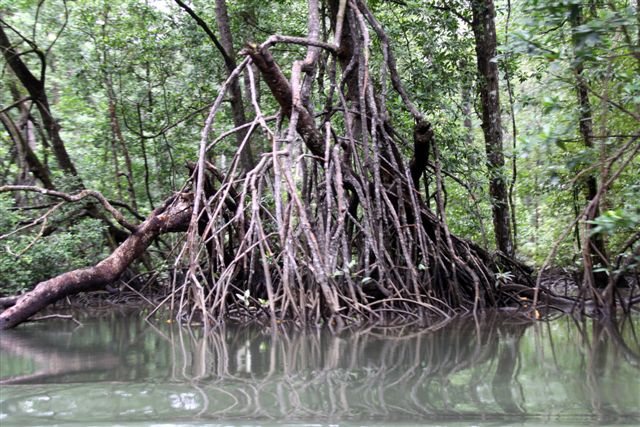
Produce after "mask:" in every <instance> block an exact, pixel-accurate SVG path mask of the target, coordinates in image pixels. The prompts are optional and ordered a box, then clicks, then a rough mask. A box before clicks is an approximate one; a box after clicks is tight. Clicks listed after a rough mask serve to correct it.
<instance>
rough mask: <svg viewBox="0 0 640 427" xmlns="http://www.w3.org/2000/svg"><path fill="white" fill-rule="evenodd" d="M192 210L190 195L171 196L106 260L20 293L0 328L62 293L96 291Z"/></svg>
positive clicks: (0, 318)
mask: <svg viewBox="0 0 640 427" xmlns="http://www.w3.org/2000/svg"><path fill="white" fill-rule="evenodd" d="M191 210H192V204H191V195H190V194H178V195H175V196H172V197H171V198H169V199H168V200H167V201H166V202H165V203H164V205H163V206H161V207H159V208H157V209H156V210H154V211H153V212H152V213H151V214H150V215H149V217H148V218H147V219H146V220H145V221H144V222H143V223H142V224H140V225H139V226H138V227H136V228H135V230H134V231H133V233H132V234H131V235H130V236H129V237H128V238H127V239H126V240H125V241H124V242H123V243H122V244H121V245H120V246H119V247H118V248H117V249H116V250H115V251H114V252H113V253H112V254H111V255H109V256H108V257H107V258H106V259H104V260H102V261H101V262H99V263H98V264H96V265H95V266H93V267H87V268H81V269H78V270H73V271H69V272H66V273H63V274H61V275H59V276H57V277H54V278H52V279H49V280H46V281H44V282H41V283H39V284H38V285H37V286H36V287H35V288H34V289H33V290H32V291H30V292H27V293H26V294H24V295H22V296H21V297H20V298H19V299H18V300H17V301H16V303H15V305H13V306H12V307H11V308H9V309H7V310H6V311H4V312H3V313H2V314H0V330H2V329H10V328H13V327H15V326H16V325H19V324H20V323H22V322H24V321H25V320H27V319H29V318H30V317H31V316H33V315H34V314H35V313H37V312H38V311H40V310H42V309H43V308H45V307H46V306H47V305H49V304H53V303H54V302H56V301H58V300H60V299H62V298H64V297H65V296H68V295H73V294H77V293H79V292H87V291H96V290H99V289H102V288H104V287H105V286H106V285H108V284H109V283H112V282H114V281H115V280H116V279H118V277H120V275H121V274H122V273H123V272H124V271H125V269H126V268H127V267H128V266H129V265H130V264H131V263H132V262H133V261H135V260H136V258H138V257H139V256H140V255H142V254H143V253H144V251H145V250H146V249H147V247H149V245H150V244H151V243H152V242H153V240H154V239H155V238H156V237H157V236H158V235H160V234H162V233H166V232H171V231H184V230H185V229H186V227H187V225H188V224H189V219H190V217H191Z"/></svg>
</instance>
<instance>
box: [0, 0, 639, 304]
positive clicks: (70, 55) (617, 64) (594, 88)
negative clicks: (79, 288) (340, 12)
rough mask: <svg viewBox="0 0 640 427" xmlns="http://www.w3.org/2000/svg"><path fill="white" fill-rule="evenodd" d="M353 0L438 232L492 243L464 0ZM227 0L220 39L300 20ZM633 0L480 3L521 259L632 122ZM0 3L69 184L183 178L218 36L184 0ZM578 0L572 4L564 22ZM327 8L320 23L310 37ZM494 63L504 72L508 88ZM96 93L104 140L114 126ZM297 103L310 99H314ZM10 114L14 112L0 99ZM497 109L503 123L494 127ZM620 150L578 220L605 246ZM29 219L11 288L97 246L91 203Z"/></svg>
mask: <svg viewBox="0 0 640 427" xmlns="http://www.w3.org/2000/svg"><path fill="white" fill-rule="evenodd" d="M368 3H369V5H370V7H371V8H372V10H373V11H374V13H375V14H376V16H377V17H378V19H379V20H380V22H381V23H382V25H383V27H384V28H385V29H386V31H387V34H388V36H389V37H390V39H391V41H392V44H393V49H394V51H395V52H396V57H397V59H398V61H397V62H398V64H397V66H398V70H399V73H400V76H401V78H402V80H403V82H404V84H405V85H406V87H407V88H408V91H409V92H410V96H411V98H412V99H414V100H415V102H416V105H418V106H419V108H420V110H421V111H425V112H427V116H428V119H429V120H430V121H431V122H432V123H433V124H434V128H435V132H436V139H437V142H438V145H439V147H440V150H441V160H442V166H443V169H444V171H445V172H446V173H447V174H448V175H447V176H445V181H444V184H445V185H444V186H445V188H444V189H445V195H444V198H445V203H446V214H447V216H448V220H449V223H450V227H451V230H452V232H453V233H454V234H457V235H462V236H465V237H468V238H471V239H472V240H474V241H476V242H478V243H480V244H481V245H483V246H488V247H493V246H494V242H493V237H492V236H493V234H492V233H491V229H492V223H491V200H490V197H489V195H488V190H487V180H486V178H487V177H486V155H485V152H484V145H483V141H482V132H481V131H480V127H479V123H480V122H479V119H478V116H477V114H476V112H477V107H478V105H477V104H478V95H477V93H476V92H477V87H478V80H477V76H476V72H475V51H474V50H473V34H472V32H471V29H470V26H469V23H468V22H465V20H468V19H470V15H471V14H470V11H469V5H468V3H467V2H464V1H453V2H445V1H437V0H436V1H429V2H424V1H418V0H406V1H403V2H391V1H369V2H368ZM507 4H509V5H510V7H511V9H510V10H508V9H507ZM65 5H66V8H67V9H66V8H65ZM192 6H193V8H194V9H195V10H196V11H197V12H198V13H199V14H200V16H201V17H202V18H203V19H204V20H205V21H207V22H208V23H209V25H210V26H211V27H212V28H214V29H215V14H214V11H213V7H210V2H204V1H194V2H192ZM228 7H229V15H230V18H231V22H230V24H231V30H232V32H233V34H234V37H235V39H236V40H235V42H236V43H235V44H236V50H237V51H239V50H240V48H241V47H242V45H243V44H244V43H245V42H258V43H259V42H262V41H264V40H265V39H266V37H268V35H270V34H286V35H294V36H305V35H306V18H307V16H306V14H307V11H306V3H305V2H303V1H294V0H279V1H273V2H268V3H267V4H265V3H264V2H260V1H257V0H243V1H237V2H228ZM323 7H324V6H323ZM635 7H637V6H633V5H631V4H630V3H629V2H624V1H611V2H606V3H601V2H590V3H589V7H587V4H586V3H585V2H584V1H581V0H568V1H563V2H556V1H549V0H522V1H517V2H503V1H501V2H497V11H498V14H497V17H496V20H497V27H498V39H499V45H500V56H499V57H498V58H496V59H495V60H496V61H499V64H500V67H501V71H502V72H503V74H502V81H501V90H502V92H503V93H501V94H500V95H501V99H502V100H503V102H502V104H503V116H504V118H503V123H504V124H505V129H504V145H505V148H504V149H505V153H506V155H507V159H508V163H510V162H511V161H513V162H515V166H516V168H517V176H516V177H514V179H515V181H514V187H515V194H514V201H515V206H516V214H515V215H516V224H517V228H518V234H517V243H518V248H519V251H518V256H519V257H521V258H522V259H524V260H526V261H527V262H532V263H535V264H538V265H539V264H541V263H542V261H543V260H544V259H545V258H546V256H547V255H548V251H549V248H550V247H551V246H552V245H553V244H554V243H555V242H556V240H557V239H558V238H559V237H560V236H561V235H562V233H563V231H564V230H565V229H566V228H567V227H568V226H569V225H570V224H571V222H572V221H573V219H574V218H575V216H576V215H577V214H579V212H580V211H581V210H582V209H583V208H584V206H585V204H586V202H585V185H586V177H587V176H588V175H592V176H594V177H595V178H596V179H597V180H598V181H599V182H601V181H602V180H603V179H606V178H607V177H608V175H607V174H608V173H610V172H611V171H606V170H605V167H604V164H605V160H606V159H608V158H610V157H611V156H613V155H614V154H615V153H616V152H617V150H619V149H621V147H623V145H624V144H625V143H627V141H628V140H629V137H630V136H632V135H634V134H637V130H638V120H637V118H634V117H633V114H635V115H636V116H637V115H638V111H639V110H638V105H639V104H640V80H639V79H638V69H639V68H638V64H639V60H638V55H639V53H638V47H637V46H638V40H637V38H638V31H637V27H638V21H637V16H638V11H637V10H636V9H635ZM0 9H2V11H3V13H2V19H3V21H5V22H7V23H8V24H10V25H11V28H15V29H16V30H18V31H20V33H21V34H23V35H24V36H25V37H28V38H30V39H31V41H32V42H33V43H34V44H35V45H37V46H38V47H39V48H40V49H43V50H46V49H47V48H48V47H49V46H52V47H51V50H50V52H49V53H48V57H47V63H48V67H47V90H48V91H49V97H50V102H51V104H52V109H53V113H54V115H55V116H56V118H57V119H58V120H59V124H60V126H61V128H62V136H63V138H64V140H65V143H66V145H67V149H68V150H69V152H70V153H71V157H72V159H73V160H74V162H75V164H76V165H77V166H78V169H79V171H80V175H81V177H82V179H83V181H84V183H85V185H86V187H87V188H93V189H96V190H99V191H101V192H102V193H103V194H105V196H106V197H108V198H110V199H114V200H119V201H121V202H125V203H128V204H134V203H135V202H137V207H138V210H139V212H140V213H141V214H143V215H145V214H147V213H149V212H150V211H151V209H152V208H153V207H155V205H156V204H157V203H159V202H160V201H161V200H162V199H163V198H164V197H166V196H167V195H168V194H170V193H171V192H172V191H175V190H176V189H178V188H180V187H181V185H182V184H183V182H184V179H185V177H186V169H185V168H184V165H185V163H186V162H187V161H189V160H193V159H194V158H195V156H196V150H197V142H198V139H199V137H200V131H201V128H202V123H203V122H204V118H205V114H206V112H207V110H208V106H209V105H210V104H211V102H212V101H213V99H214V98H215V96H216V94H217V91H218V90H219V89H220V86H221V83H222V82H223V81H224V78H225V68H224V63H223V61H222V58H221V56H220V54H219V52H218V51H217V50H216V49H215V47H214V46H213V45H212V43H211V42H210V40H209V39H208V38H207V37H206V35H205V34H204V32H203V31H201V28H200V27H198V26H197V25H196V24H195V22H194V21H193V20H192V19H191V18H190V17H189V16H188V15H187V14H185V13H183V11H182V10H181V9H180V8H178V7H177V5H176V4H175V3H173V2H170V1H146V2H142V1H138V0H116V1H111V0H78V1H74V2H66V3H64V2H62V1H57V0H52V1H48V2H36V1H31V0H20V1H15V0H13V1H8V0H0ZM578 9H580V10H581V11H582V14H583V17H582V18H583V19H582V21H580V22H575V25H572V22H573V21H572V20H574V18H575V13H576V10H578ZM507 16H508V18H507ZM283 17H284V19H283ZM507 19H509V21H508V22H507ZM328 21H329V20H328V19H326V20H325V22H324V27H325V28H323V32H324V34H325V36H327V37H328V33H329V31H330V28H328ZM507 24H508V25H509V26H508V27H507ZM7 28H9V27H7ZM58 32H59V37H58V36H57V34H58ZM8 33H9V35H10V37H11V38H12V40H14V41H15V42H16V43H17V45H18V46H19V47H20V48H21V49H24V50H26V46H27V44H26V43H24V42H20V41H19V37H18V36H17V34H16V33H15V32H12V31H8ZM371 35H373V32H371ZM54 41H55V44H53V45H52V43H53V42H54ZM379 47H380V41H379V40H378V39H377V38H375V37H372V45H371V52H372V56H371V62H372V64H374V67H372V68H375V65H379V64H381V63H382V62H383V58H382V55H381V53H380V49H379ZM274 55H275V56H276V59H277V61H278V63H279V64H280V66H281V68H282V69H283V70H289V69H290V67H291V65H292V63H293V61H294V60H297V59H299V58H301V57H303V55H304V48H301V47H298V46H282V47H280V46H279V47H278V48H277V49H274ZM23 56H24V58H25V61H27V63H28V64H29V66H31V67H32V68H33V69H37V68H38V61H37V57H36V56H35V55H33V54H26V55H23ZM325 59H327V58H325ZM577 66H580V67H582V68H583V72H582V74H581V75H582V77H581V78H582V79H583V80H584V82H586V84H587V85H588V87H589V90H590V92H589V97H588V98H589V100H590V102H591V105H592V110H593V117H592V118H593V121H594V133H595V137H594V141H595V142H594V144H592V145H591V146H587V145H585V143H584V141H583V140H582V138H581V135H580V131H579V125H580V121H581V118H580V117H581V106H580V104H579V102H578V98H577V96H576V69H577V68H576V67H577ZM378 68H379V67H378ZM506 70H508V71H509V84H510V85H511V86H512V87H513V89H512V91H513V93H512V95H513V97H512V98H513V103H512V105H510V102H509V101H508V100H509V99H510V96H509V94H508V93H507V85H506V83H507V82H506V79H507V75H506V74H505V72H504V71H506ZM0 79H2V81H3V83H6V84H3V85H2V86H1V88H0V107H1V108H5V107H6V106H8V105H10V104H12V103H13V102H14V101H15V99H14V98H15V97H16V94H15V93H12V92H11V86H14V87H17V88H18V95H19V96H24V95H25V92H24V90H23V89H22V88H21V87H20V85H19V84H18V82H17V80H16V79H15V77H14V76H13V75H12V74H11V73H10V72H9V71H8V69H7V67H6V66H5V65H4V63H3V74H2V75H1V76H0ZM318 83H322V85H320V84H317V87H316V88H315V90H317V91H321V90H324V91H328V90H329V89H328V88H329V84H328V77H327V76H326V75H325V76H323V77H322V78H319V79H318ZM388 86H389V87H388V88H384V89H385V90H386V93H387V95H388V99H387V106H388V109H389V115H390V117H391V120H392V122H393V123H394V124H395V126H396V128H397V129H399V131H400V133H401V134H402V135H401V136H402V137H403V138H404V139H405V140H406V141H409V140H410V139H411V129H412V126H413V123H412V119H411V117H409V115H408V114H406V111H405V108H404V105H403V101H402V100H401V98H400V97H399V96H398V95H396V94H395V92H393V91H392V90H391V88H390V86H391V85H390V84H388ZM262 89H263V91H262V93H261V95H262V96H263V97H264V99H263V101H264V110H265V111H264V112H265V114H273V113H276V112H277V111H278V105H277V103H276V102H275V100H273V99H271V97H270V96H269V95H268V94H267V93H266V91H264V87H263V88H262ZM245 96H246V91H245ZM318 99H319V98H318ZM111 103H113V104H114V105H115V116H116V119H117V120H118V122H119V124H120V128H121V132H122V138H123V141H124V143H123V144H122V145H119V143H118V141H117V136H116V135H115V134H114V130H113V122H112V118H111V117H110V114H109V108H110V104H111ZM314 108H315V110H316V112H322V109H323V105H314ZM10 114H12V117H13V119H14V120H16V121H18V120H19V115H18V114H17V113H16V112H15V111H10ZM512 114H513V116H514V119H515V122H516V124H517V130H516V132H517V135H514V129H511V126H510V125H509V126H507V125H508V124H509V123H510V119H511V115H512ZM232 127H233V122H232V118H231V111H230V109H229V108H226V106H225V108H224V109H223V111H222V112H221V115H220V118H219V119H218V120H217V122H216V129H215V133H216V135H217V134H220V133H221V132H223V131H225V130H228V129H231V128H232ZM512 139H515V147H512ZM0 143H1V145H0V168H1V169H2V170H1V171H0V185H4V184H15V183H22V184H24V183H27V184H33V183H34V179H33V178H32V177H30V176H29V174H28V173H26V174H25V167H24V165H23V164H22V163H21V161H19V160H17V157H18V156H17V155H16V153H15V149H14V148H12V141H11V139H10V137H9V135H8V133H7V132H6V129H4V128H3V129H0ZM255 144H256V147H255V149H254V151H255V152H256V153H260V152H261V150H260V147H261V144H265V142H263V141H260V140H259V138H257V141H256V142H255ZM33 148H34V152H35V153H36V155H37V156H38V157H39V158H40V159H41V160H42V161H43V162H44V163H46V164H47V165H48V166H49V168H50V169H51V171H52V173H53V175H54V178H55V181H56V182H57V183H58V186H59V187H60V188H62V189H64V188H67V187H70V186H71V185H70V184H69V182H70V181H71V178H69V177H66V176H64V174H63V173H62V171H61V170H60V169H59V168H58V167H57V165H56V164H55V162H54V160H53V155H52V152H51V148H50V146H48V145H46V144H42V143H39V142H38V143H34V147H33ZM402 150H403V154H404V155H405V157H407V158H409V157H410V156H411V155H412V146H411V144H409V143H406V144H405V145H404V146H403V147H402ZM125 151H126V153H125ZM234 152H235V145H234V144H233V143H232V142H231V140H230V139H229V140H224V141H222V142H221V143H220V144H219V145H218V146H217V147H216V150H215V153H213V154H212V155H211V159H210V160H211V162H212V163H214V164H216V165H222V164H223V163H224V162H226V161H227V159H228V158H229V157H230V156H232V155H233V154H234ZM625 155H626V154H625ZM125 156H130V159H131V165H130V168H131V171H130V173H131V175H132V177H131V178H132V184H133V192H132V194H131V193H129V192H128V191H127V177H126V173H127V165H126V162H125ZM618 164H619V163H618ZM638 167H640V160H638V158H635V159H632V160H631V161H630V164H629V165H628V167H627V169H626V170H624V171H622V173H621V174H620V176H619V177H618V179H617V180H616V182H615V183H613V185H612V186H611V188H610V189H609V191H608V192H607V193H606V196H605V197H604V199H603V200H602V202H601V207H602V213H601V215H600V216H599V217H598V218H596V219H594V220H593V221H592V224H593V225H594V226H595V227H594V228H592V229H591V233H592V234H602V235H605V236H606V241H607V245H608V248H609V249H610V250H612V251H613V252H614V255H615V254H616V253H615V251H616V249H617V248H620V247H621V245H623V244H624V242H625V241H626V240H627V239H628V238H629V236H630V235H632V234H633V233H634V232H636V230H637V229H638V227H640V218H639V215H640V214H639V212H640V201H639V199H638V196H637V195H638V194H639V192H640V184H639V182H638V174H637V170H638ZM508 169H509V170H508V171H507V170H505V171H504V172H505V175H507V176H508V175H510V173H511V171H510V169H511V165H508ZM585 171H590V172H589V173H585ZM576 177H577V178H576ZM509 179H511V178H509ZM425 182H426V188H427V189H428V194H427V192H426V191H425V189H424V188H422V191H423V194H424V196H425V197H427V196H428V197H431V200H430V206H431V207H432V208H434V209H435V200H434V199H433V195H434V194H435V180H434V177H433V173H431V172H429V173H427V174H426V177H425ZM43 200H44V199H37V198H36V199H32V200H28V202H33V203H34V204H38V203H42V202H43ZM265 202H268V203H269V204H274V203H275V201H274V200H267V201H265ZM24 206H25V201H24V200H22V201H19V200H17V199H10V198H7V197H3V198H1V199H0V234H4V233H7V232H9V231H10V230H12V229H14V228H15V227H16V226H19V225H20V224H21V223H22V222H23V221H25V220H27V218H28V215H27V214H26V213H23V212H22V211H20V210H17V209H16V208H17V207H24ZM65 212H67V211H65ZM58 214H60V213H57V214H56V215H58ZM59 216H60V217H61V215H59ZM57 217H58V216H57ZM38 228H39V227H38V226H36V227H33V230H35V231H31V232H27V231H25V232H21V233H17V234H15V235H12V236H11V237H9V238H7V239H4V240H2V241H0V245H1V249H0V277H1V278H2V279H1V283H0V286H1V289H2V292H3V293H11V292H14V291H16V290H19V289H24V288H26V287H29V286H31V285H33V284H35V283H37V282H38V281H40V280H42V279H45V278H47V277H51V276H52V275H55V274H58V273H59V272H62V271H66V270H68V269H70V268H74V267H77V266H82V265H87V264H90V263H93V262H94V261H95V260H97V259H99V258H100V257H101V256H103V255H104V252H103V249H101V248H103V247H104V225H103V224H100V223H98V222H96V221H95V220H87V219H83V220H82V221H77V223H73V224H70V225H69V226H67V224H64V225H63V226H61V227H60V228H59V229H57V230H56V231H55V232H53V233H52V234H50V235H48V236H46V237H44V238H41V239H38V240H35V243H33V245H31V243H32V242H34V239H35V237H36V234H37V230H38ZM577 243H578V242H577V239H576V238H575V236H574V238H573V240H572V239H571V238H569V239H565V240H564V241H563V242H562V243H561V245H560V251H559V256H558V257H557V258H556V262H557V263H558V264H561V265H573V263H574V262H575V261H576V260H578V259H579V258H580V253H579V251H578V250H577ZM23 251H24V253H23ZM16 254H20V256H16ZM242 295H244V294H242ZM243 301H248V298H247V299H244V300H243Z"/></svg>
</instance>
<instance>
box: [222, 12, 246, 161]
mask: <svg viewBox="0 0 640 427" xmlns="http://www.w3.org/2000/svg"><path fill="white" fill-rule="evenodd" d="M215 9H216V23H217V24H218V30H219V31H220V43H221V44H222V47H224V50H225V51H226V53H227V57H228V58H229V59H230V61H229V60H227V61H225V67H226V69H227V76H230V75H231V73H232V72H233V70H235V68H236V61H235V59H234V58H235V55H236V54H235V50H234V49H233V37H232V36H231V28H230V27H229V16H228V14H227V3H226V1H225V0H216V5H215ZM229 97H230V99H229V100H230V102H231V114H232V116H233V125H234V126H235V127H239V126H242V125H243V124H245V123H246V122H247V119H246V117H245V112H244V101H243V99H242V90H241V89H240V81H239V80H238V79H236V80H234V81H233V83H231V86H230V87H229ZM246 134H247V131H246V130H244V129H243V130H241V131H239V132H236V144H237V145H238V147H240V146H241V144H242V142H243V141H244V138H245V136H246ZM240 161H241V162H242V167H244V169H245V170H247V171H249V170H251V169H253V166H254V164H255V162H254V159H253V152H252V151H251V144H246V145H245V147H244V149H243V150H242V153H240Z"/></svg>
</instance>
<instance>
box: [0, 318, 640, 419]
mask: <svg viewBox="0 0 640 427" xmlns="http://www.w3.org/2000/svg"><path fill="white" fill-rule="evenodd" d="M92 316H93V317H91V318H90V317H86V318H82V319H81V320H82V322H83V324H84V325H83V326H81V327H78V326H77V325H75V324H74V323H73V322H70V321H65V320H50V321H48V322H47V323H44V322H42V323H32V324H27V325H24V326H22V327H20V328H18V329H16V330H14V331H9V332H3V333H1V334H0V358H1V359H0V361H1V363H0V379H1V380H0V384H1V388H0V425H2V427H8V426H29V425H46V426H51V425H77V426H91V425H105V426H106V425H126V426H134V425H135V426H170V425H210V426H257V425H264V426H267V425H331V424H335V425H389V424H394V425H395V424H402V425H456V426H458V425H460V426H462V425H491V426H493V425H527V426H529V425H549V424H553V425H585V424H586V425H592V424H611V423H627V424H639V423H640V375H639V374H640V359H639V354H640V344H639V342H638V335H636V334H640V319H638V318H636V319H635V320H634V321H633V322H631V321H626V322H625V323H623V324H622V325H617V326H615V327H613V326H610V325H609V326H607V325H604V324H602V323H595V322H592V321H588V322H586V323H577V322H575V321H574V320H571V319H569V318H561V319H559V320H555V321H553V322H551V323H538V324H535V325H526V324H518V323H516V322H515V321H509V320H508V319H505V318H498V317H492V318H490V319H485V320H484V321H483V322H482V323H480V324H478V325H476V324H475V323H474V322H473V321H472V320H470V319H467V320H465V319H460V320H457V321H454V322H451V323H449V324H448V325H446V326H445V327H443V328H441V329H438V330H436V331H417V330H415V329H414V330H408V329H407V330H401V329H381V328H377V329H370V330H366V331H359V332H349V333H343V334H341V335H339V336H331V335H330V334H328V333H324V332H319V331H314V332H307V333H301V332H288V333H286V332H279V333H278V334H272V333H271V332H270V331H269V330H268V329H258V328H244V329H239V328H231V327H227V328H226V329H222V330H219V331H217V332H215V333H211V334H208V335H204V334H203V333H202V331H201V330H199V329H186V328H180V327H178V326H176V325H172V324H168V323H165V322H154V323H146V322H144V320H143V318H142V317H140V316H135V315H124V314H122V313H120V314H118V313H111V314H106V315H105V314H103V315H101V316H98V317H96V314H93V315H92Z"/></svg>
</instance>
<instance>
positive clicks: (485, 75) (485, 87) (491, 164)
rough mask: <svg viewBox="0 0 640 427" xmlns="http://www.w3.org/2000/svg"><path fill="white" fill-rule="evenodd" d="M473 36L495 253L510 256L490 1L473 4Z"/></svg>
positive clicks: (509, 233)
mask: <svg viewBox="0 0 640 427" xmlns="http://www.w3.org/2000/svg"><path fill="white" fill-rule="evenodd" d="M471 8H472V12H473V20H472V27H473V34H474V37H475V45H476V56H477V62H478V77H479V85H478V86H479V89H480V98H481V101H482V131H483V133H484V141H485V147H486V151H487V168H488V170H489V195H490V196H491V205H492V206H491V208H492V214H493V227H494V232H495V237H496V246H497V248H498V250H500V251H502V252H504V253H505V254H507V255H509V256H511V255H513V241H512V234H511V220H510V216H509V201H508V200H509V199H508V192H507V185H506V180H505V177H504V173H503V169H504V152H503V149H502V123H501V119H500V84H499V80H500V75H499V72H498V61H497V58H496V55H497V51H496V46H497V41H496V26H495V8H494V4H493V0H473V1H472V5H471Z"/></svg>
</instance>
